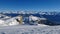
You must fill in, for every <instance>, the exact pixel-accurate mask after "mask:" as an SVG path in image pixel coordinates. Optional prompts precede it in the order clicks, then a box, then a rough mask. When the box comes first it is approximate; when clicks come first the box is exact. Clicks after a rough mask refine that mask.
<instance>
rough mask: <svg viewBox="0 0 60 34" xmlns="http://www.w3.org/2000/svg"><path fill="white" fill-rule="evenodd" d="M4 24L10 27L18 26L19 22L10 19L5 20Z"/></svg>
mask: <svg viewBox="0 0 60 34" xmlns="http://www.w3.org/2000/svg"><path fill="white" fill-rule="evenodd" d="M6 23H7V25H9V26H11V25H18V24H19V22H17V21H16V19H15V18H11V19H9V20H7V21H6Z"/></svg>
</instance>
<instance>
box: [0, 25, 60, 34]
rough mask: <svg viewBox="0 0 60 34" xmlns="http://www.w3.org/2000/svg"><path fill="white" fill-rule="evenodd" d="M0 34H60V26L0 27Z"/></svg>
mask: <svg viewBox="0 0 60 34" xmlns="http://www.w3.org/2000/svg"><path fill="white" fill-rule="evenodd" d="M0 34H60V26H43V27H40V26H29V25H28V26H27V25H17V26H8V27H0Z"/></svg>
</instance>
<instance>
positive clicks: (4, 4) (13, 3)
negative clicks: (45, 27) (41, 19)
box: [0, 0, 60, 12]
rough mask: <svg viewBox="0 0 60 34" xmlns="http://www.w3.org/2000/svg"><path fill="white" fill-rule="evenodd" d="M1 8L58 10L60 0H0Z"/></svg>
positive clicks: (0, 9)
mask: <svg viewBox="0 0 60 34" xmlns="http://www.w3.org/2000/svg"><path fill="white" fill-rule="evenodd" d="M2 10H15V11H17V10H36V11H39V10H42V11H48V10H56V11H58V12H59V11H60V0H0V11H2Z"/></svg>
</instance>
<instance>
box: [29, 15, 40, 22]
mask: <svg viewBox="0 0 60 34" xmlns="http://www.w3.org/2000/svg"><path fill="white" fill-rule="evenodd" d="M38 19H39V18H38V17H36V16H29V20H33V21H36V20H38Z"/></svg>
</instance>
